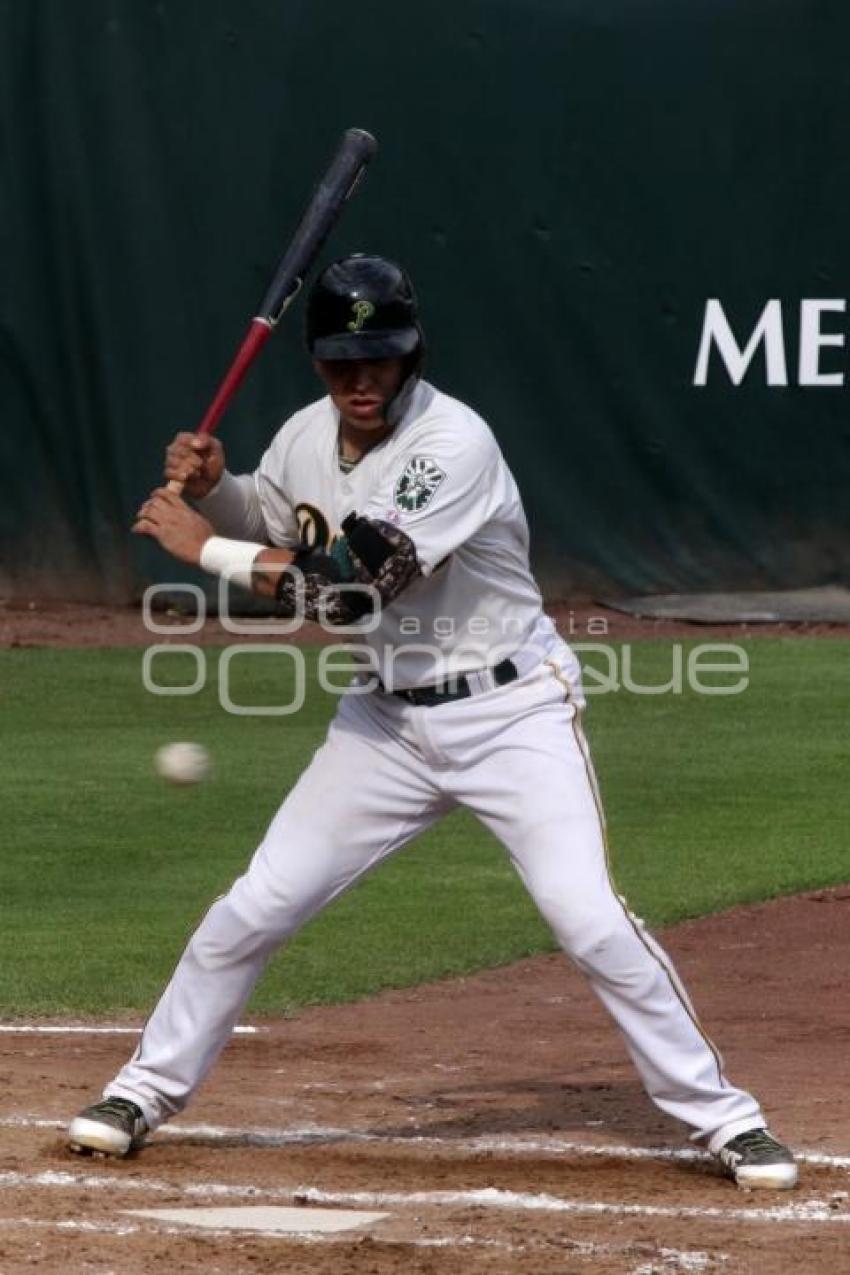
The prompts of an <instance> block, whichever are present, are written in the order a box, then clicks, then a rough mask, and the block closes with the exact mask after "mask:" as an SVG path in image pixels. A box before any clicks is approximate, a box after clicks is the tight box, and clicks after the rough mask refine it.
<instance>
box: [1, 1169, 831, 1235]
mask: <svg viewBox="0 0 850 1275" xmlns="http://www.w3.org/2000/svg"><path fill="white" fill-rule="evenodd" d="M0 1186H2V1187H18V1188H25V1189H30V1190H32V1188H33V1187H45V1188H53V1189H59V1190H73V1189H76V1190H80V1189H82V1190H85V1191H92V1190H100V1191H107V1190H115V1191H119V1192H120V1191H130V1192H133V1193H135V1194H141V1193H144V1192H148V1193H150V1194H158V1195H162V1194H170V1195H175V1194H176V1195H182V1196H184V1197H186V1198H187V1199H193V1200H216V1199H219V1200H220V1199H232V1200H280V1201H286V1202H287V1203H289V1204H293V1205H302V1204H317V1205H338V1206H339V1207H341V1208H371V1209H391V1208H403V1209H414V1208H417V1209H421V1208H429V1207H432V1208H436V1209H445V1208H459V1209H470V1208H480V1209H498V1210H500V1211H503V1212H515V1213H517V1212H540V1213H561V1214H573V1215H581V1214H585V1215H589V1216H599V1215H609V1216H617V1217H656V1218H680V1219H681V1218H702V1219H706V1220H712V1221H720V1222H729V1221H733V1222H793V1223H800V1222H805V1223H818V1222H822V1223H825V1224H831V1225H839V1226H840V1225H846V1224H847V1223H850V1213H839V1212H836V1211H835V1208H834V1205H832V1204H830V1202H829V1201H828V1200H823V1199H817V1198H815V1199H809V1200H800V1201H798V1202H796V1203H791V1204H783V1205H768V1206H767V1207H765V1208H757V1207H756V1208H734V1207H732V1208H718V1207H716V1206H696V1205H659V1204H624V1203H617V1202H610V1201H603V1200H575V1199H564V1198H563V1197H560V1196H555V1195H546V1194H532V1193H524V1192H518V1191H503V1190H500V1189H499V1188H497V1187H484V1188H481V1189H479V1190H471V1191H325V1190H323V1189H322V1188H320V1187H315V1186H298V1187H257V1186H253V1185H243V1184H234V1183H229V1182H189V1183H176V1182H165V1181H162V1180H159V1179H156V1178H128V1177H124V1176H122V1175H120V1174H103V1175H102V1176H101V1175H96V1174H75V1173H69V1172H57V1171H55V1170H48V1171H46V1172H44V1173H17V1172H14V1171H7V1172H0ZM730 1189H731V1188H730ZM841 1197H842V1202H843V1201H844V1199H846V1196H845V1195H844V1193H843V1192H842V1193H841Z"/></svg>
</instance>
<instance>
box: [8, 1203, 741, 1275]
mask: <svg viewBox="0 0 850 1275" xmlns="http://www.w3.org/2000/svg"><path fill="white" fill-rule="evenodd" d="M15 1227H24V1228H27V1229H30V1230H32V1229H37V1230H47V1231H64V1232H66V1233H67V1232H82V1233H85V1234H89V1235H117V1236H122V1237H123V1236H127V1235H151V1234H158V1235H182V1236H190V1235H191V1236H192V1237H193V1238H197V1237H200V1238H208V1239H231V1238H232V1237H233V1234H234V1231H237V1230H238V1227H227V1228H222V1229H217V1228H205V1229H204V1230H203V1231H198V1230H193V1229H192V1227H191V1223H187V1224H186V1225H185V1226H165V1225H163V1224H161V1223H155V1222H153V1221H149V1222H147V1223H145V1224H138V1223H132V1222H107V1221H92V1220H89V1219H81V1218H76V1219H71V1218H62V1219H57V1218H50V1219H48V1218H33V1217H0V1229H9V1230H13V1229H14V1228H15ZM251 1235H252V1238H255V1239H258V1240H274V1241H276V1242H278V1243H280V1242H281V1241H284V1242H287V1243H298V1244H346V1243H350V1242H351V1236H347V1235H319V1234H316V1233H315V1232H306V1231H305V1232H303V1233H299V1234H295V1233H292V1234H288V1235H280V1234H277V1235H275V1234H272V1233H268V1234H263V1232H261V1231H252V1232H251ZM380 1243H381V1244H382V1245H391V1246H393V1247H404V1248H487V1249H499V1250H500V1251H502V1252H509V1253H520V1252H528V1251H529V1250H531V1249H534V1248H535V1247H537V1245H535V1244H534V1242H533V1241H532V1242H531V1243H526V1244H512V1243H511V1242H510V1241H509V1240H498V1239H492V1238H486V1237H483V1236H478V1235H432V1236H426V1237H416V1236H411V1237H408V1238H398V1237H395V1236H386V1235H382V1236H381V1238H380ZM641 1247H642V1248H643V1249H644V1250H645V1249H646V1248H649V1247H650V1246H649V1245H642V1246H641ZM651 1247H652V1248H653V1251H654V1253H655V1256H656V1257H657V1258H660V1259H661V1260H662V1261H663V1262H664V1263H665V1265H670V1266H673V1267H674V1268H676V1269H679V1270H704V1269H706V1267H707V1266H709V1265H710V1264H711V1263H712V1262H715V1261H718V1262H725V1261H728V1254H727V1253H716V1254H712V1255H710V1254H708V1253H706V1252H704V1251H701V1250H696V1251H695V1250H686V1249H677V1248H666V1247H658V1248H655V1247H654V1246H651ZM566 1248H567V1251H568V1252H569V1254H570V1255H571V1256H574V1257H579V1258H594V1257H603V1256H604V1257H610V1256H616V1257H623V1256H627V1255H629V1254H631V1253H633V1252H634V1245H633V1244H628V1243H627V1244H597V1243H594V1242H593V1241H592V1240H570V1241H569V1243H568V1244H567V1245H566ZM638 1269H639V1270H640V1271H644V1270H645V1271H646V1275H652V1273H653V1272H655V1271H656V1270H657V1268H656V1267H655V1266H653V1265H652V1263H649V1264H648V1265H647V1266H645V1267H641V1268H638ZM634 1275H638V1271H635V1273H634Z"/></svg>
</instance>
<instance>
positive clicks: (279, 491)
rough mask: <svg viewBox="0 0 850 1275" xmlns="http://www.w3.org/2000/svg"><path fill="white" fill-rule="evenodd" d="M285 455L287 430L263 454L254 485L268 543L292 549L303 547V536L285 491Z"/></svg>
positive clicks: (256, 471)
mask: <svg viewBox="0 0 850 1275" xmlns="http://www.w3.org/2000/svg"><path fill="white" fill-rule="evenodd" d="M286 451H287V447H286V436H285V426H284V428H283V429H281V430H280V431H279V432H278V433H277V435H276V436H275V438H274V439H273V440H272V442H271V445H270V447H268V449H267V450H266V451H265V452H264V453H263V456H262V458H261V460H260V463H259V465H258V466H257V469H256V470H255V472H254V485H255V487H256V491H257V496H258V499H259V503H260V508H261V509H262V513H263V520H264V522H265V525H266V528H267V530H268V536H269V540H270V541H271V543H272V544H273V545H276V546H281V547H282V548H285V549H290V548H294V547H295V546H296V545H297V544H299V543H300V540H301V535H300V532H299V529H298V519H297V517H296V515H295V509H294V507H293V505H292V502H291V500H290V498H289V495H288V494H287V491H286V485H285V484H286V467H287V460H286Z"/></svg>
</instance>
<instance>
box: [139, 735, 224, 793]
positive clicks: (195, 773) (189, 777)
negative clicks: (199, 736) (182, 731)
mask: <svg viewBox="0 0 850 1275" xmlns="http://www.w3.org/2000/svg"><path fill="white" fill-rule="evenodd" d="M153 764H154V769H155V770H156V773H157V774H158V775H160V776H161V777H162V778H163V779H167V780H168V782H169V783H171V784H199V783H200V782H201V780H202V779H206V778H207V776H208V775H209V773H210V770H211V769H212V764H211V762H210V755H209V753H208V752H207V750H206V749H205V748H204V746H203V744H190V743H187V742H185V741H181V742H178V743H174V744H163V746H162V748H158V749H157V751H156V754H155V756H154V759H153Z"/></svg>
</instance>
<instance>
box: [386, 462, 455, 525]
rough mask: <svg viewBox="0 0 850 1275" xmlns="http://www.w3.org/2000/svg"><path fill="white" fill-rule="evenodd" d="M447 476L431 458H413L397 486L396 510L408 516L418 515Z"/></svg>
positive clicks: (406, 466)
mask: <svg viewBox="0 0 850 1275" xmlns="http://www.w3.org/2000/svg"><path fill="white" fill-rule="evenodd" d="M445 476H446V475H445V474H444V473H443V471H442V469H440V466H439V465H438V464H437V462H436V461H435V460H431V458H430V456H413V457H411V459H410V460H409V461H408V462H407V464H406V465H405V467H404V469H403V471H402V473H401V475H400V476H399V479H398V482H397V483H396V485H395V503H396V508H397V509H401V510H402V512H403V513H406V514H412V513H418V511H419V510H420V509H424V508H425V506H426V505H427V504H430V502H431V500H432V499H433V497H434V494H435V492H436V490H437V488H438V487H439V485H440V483H441V482H442V481H443V479H444V478H445Z"/></svg>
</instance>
